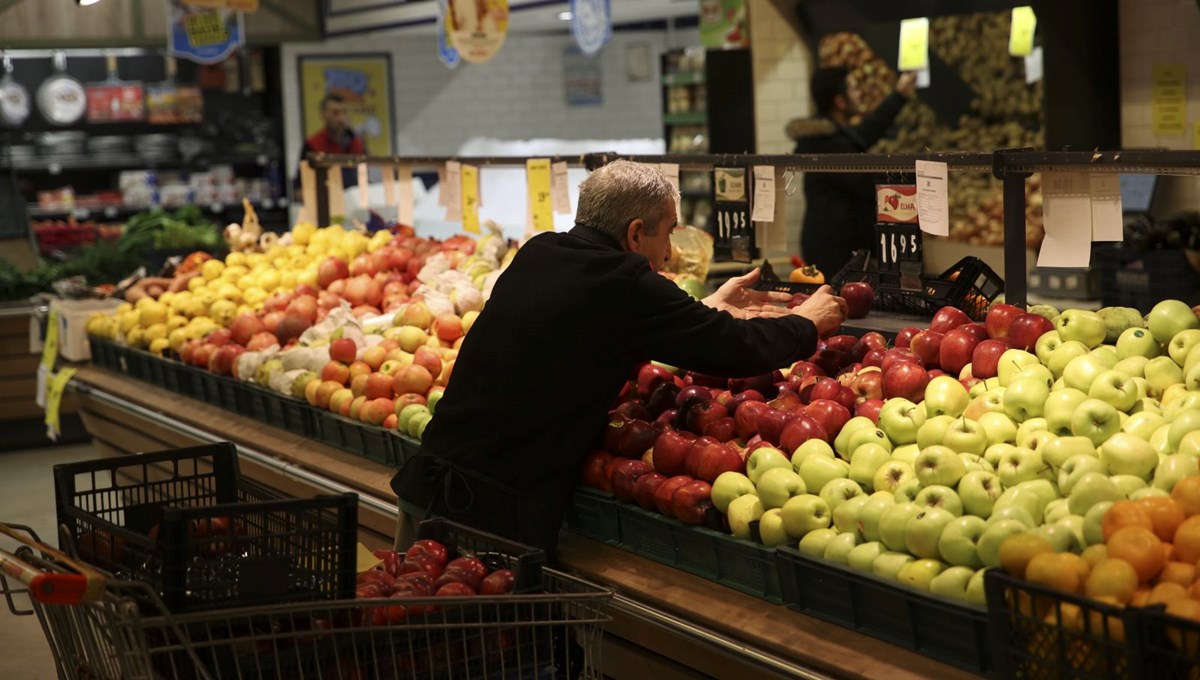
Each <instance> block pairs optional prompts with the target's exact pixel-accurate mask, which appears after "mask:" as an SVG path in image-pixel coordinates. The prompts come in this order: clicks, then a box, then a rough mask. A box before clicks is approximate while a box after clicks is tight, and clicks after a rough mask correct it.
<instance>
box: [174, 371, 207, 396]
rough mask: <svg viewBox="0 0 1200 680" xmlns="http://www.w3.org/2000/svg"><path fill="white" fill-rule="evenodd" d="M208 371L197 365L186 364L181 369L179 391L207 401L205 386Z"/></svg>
mask: <svg viewBox="0 0 1200 680" xmlns="http://www.w3.org/2000/svg"><path fill="white" fill-rule="evenodd" d="M207 374H208V371H207V370H205V369H203V368H199V367H197V366H191V365H184V366H182V370H181V371H180V377H179V392H180V394H184V395H187V396H189V397H191V398H192V399H197V400H199V401H206V398H205V393H204V386H205V381H206V379H207V378H206V376H207Z"/></svg>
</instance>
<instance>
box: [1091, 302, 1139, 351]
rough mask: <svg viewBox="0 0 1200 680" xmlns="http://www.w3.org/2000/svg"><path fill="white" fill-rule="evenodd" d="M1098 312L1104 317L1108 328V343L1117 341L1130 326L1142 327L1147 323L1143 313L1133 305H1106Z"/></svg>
mask: <svg viewBox="0 0 1200 680" xmlns="http://www.w3.org/2000/svg"><path fill="white" fill-rule="evenodd" d="M1096 314H1098V315H1099V316H1100V318H1101V319H1104V325H1105V326H1106V327H1107V329H1108V330H1107V332H1106V333H1105V334H1104V341H1105V342H1107V343H1115V342H1116V341H1117V339H1118V338H1120V337H1121V334H1122V333H1124V332H1125V331H1127V330H1129V329H1130V328H1142V327H1143V324H1144V323H1145V321H1144V320H1143V319H1142V313H1141V312H1139V311H1138V310H1136V309H1134V308H1132V307H1105V308H1103V309H1100V310H1097V311H1096Z"/></svg>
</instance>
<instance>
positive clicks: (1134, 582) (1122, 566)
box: [1083, 558, 1138, 604]
mask: <svg viewBox="0 0 1200 680" xmlns="http://www.w3.org/2000/svg"><path fill="white" fill-rule="evenodd" d="M1137 587H1138V575H1137V571H1136V570H1135V569H1134V568H1133V566H1132V565H1131V564H1129V563H1128V562H1126V561H1125V560H1115V559H1111V558H1110V559H1103V560H1100V561H1099V562H1097V563H1096V564H1095V565H1094V566H1093V567H1092V573H1090V574H1088V577H1087V581H1086V582H1085V583H1084V589H1083V592H1084V594H1085V595H1087V596H1088V597H1091V598H1097V599H1098V598H1102V597H1109V598H1112V599H1113V600H1115V601H1117V602H1119V603H1121V604H1126V603H1128V602H1129V601H1130V600H1132V599H1133V593H1134V592H1135V591H1136V590H1137Z"/></svg>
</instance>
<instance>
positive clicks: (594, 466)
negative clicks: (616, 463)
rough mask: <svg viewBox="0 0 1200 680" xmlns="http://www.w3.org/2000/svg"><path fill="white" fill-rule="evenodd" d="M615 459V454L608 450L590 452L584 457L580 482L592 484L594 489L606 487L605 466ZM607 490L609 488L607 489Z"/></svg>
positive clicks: (580, 470)
mask: <svg viewBox="0 0 1200 680" xmlns="http://www.w3.org/2000/svg"><path fill="white" fill-rule="evenodd" d="M612 459H613V456H612V454H611V453H609V452H608V451H600V450H598V449H597V450H595V451H592V452H591V453H589V454H588V455H587V456H585V457H584V459H583V465H582V467H580V469H579V483H580V484H583V485H584V486H590V487H592V488H593V489H604V488H605V484H606V482H605V479H604V467H605V466H606V465H608V464H609V463H610V462H611V461H612ZM606 490H607V489H606Z"/></svg>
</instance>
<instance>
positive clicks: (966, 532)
mask: <svg viewBox="0 0 1200 680" xmlns="http://www.w3.org/2000/svg"><path fill="white" fill-rule="evenodd" d="M986 530H987V523H986V522H984V521H983V519H981V518H979V517H974V516H972V515H967V516H966V517H959V518H957V519H955V520H954V521H952V522H950V523H949V524H947V525H946V527H945V528H944V529H942V535H941V536H940V537H939V538H938V553H939V554H940V555H941V557H942V559H943V560H945V561H946V562H948V563H950V564H953V565H955V566H960V567H972V568H979V567H982V566H983V562H982V561H981V560H980V559H979V546H978V543H979V538H980V537H981V536H983V532H984V531H986Z"/></svg>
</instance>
